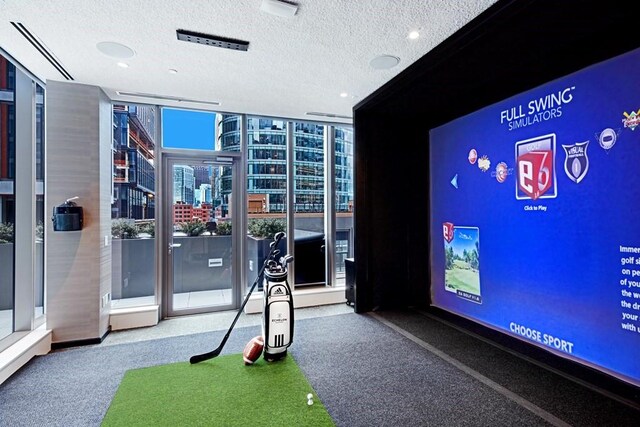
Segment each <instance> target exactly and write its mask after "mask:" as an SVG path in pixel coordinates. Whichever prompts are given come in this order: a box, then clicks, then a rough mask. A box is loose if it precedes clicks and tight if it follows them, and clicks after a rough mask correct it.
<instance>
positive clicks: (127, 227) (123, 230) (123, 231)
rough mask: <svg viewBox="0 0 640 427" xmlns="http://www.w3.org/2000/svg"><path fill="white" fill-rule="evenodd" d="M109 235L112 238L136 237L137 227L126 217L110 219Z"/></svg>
mask: <svg viewBox="0 0 640 427" xmlns="http://www.w3.org/2000/svg"><path fill="white" fill-rule="evenodd" d="M111 237H113V238H114V239H135V238H137V237H138V227H136V225H135V223H134V222H133V221H131V220H128V219H126V218H119V219H115V220H113V221H111Z"/></svg>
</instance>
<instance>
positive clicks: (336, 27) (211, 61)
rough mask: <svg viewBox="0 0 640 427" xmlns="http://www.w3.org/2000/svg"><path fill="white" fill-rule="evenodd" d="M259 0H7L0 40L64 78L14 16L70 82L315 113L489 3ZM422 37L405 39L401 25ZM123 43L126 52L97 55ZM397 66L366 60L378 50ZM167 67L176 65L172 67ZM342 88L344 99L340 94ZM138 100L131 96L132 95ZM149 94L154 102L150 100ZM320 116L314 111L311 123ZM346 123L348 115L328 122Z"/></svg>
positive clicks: (45, 75)
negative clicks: (274, 10)
mask: <svg viewBox="0 0 640 427" xmlns="http://www.w3.org/2000/svg"><path fill="white" fill-rule="evenodd" d="M261 2H262V0H207V1H205V0H190V1H182V2H176V1H169V0H125V1H123V0H108V1H107V0H100V1H98V0H93V1H87V0H38V1H36V0H4V1H0V47H2V48H3V49H4V50H5V51H7V52H8V53H9V54H10V55H12V56H13V57H14V58H15V59H16V60H18V61H19V62H21V63H22V64H23V65H24V66H25V67H27V68H28V69H29V70H30V71H31V72H33V73H34V74H35V75H36V76H38V77H39V78H41V79H43V80H45V81H46V80H64V78H63V77H62V76H61V74H60V73H59V72H58V71H56V70H55V68H53V66H51V65H50V64H49V63H48V62H47V61H46V60H45V59H44V58H43V57H42V56H41V55H40V54H39V53H38V52H37V51H36V49H35V48H34V47H33V46H32V45H31V44H29V43H28V42H27V41H26V39H24V37H23V36H22V35H21V34H20V33H19V32H18V31H17V30H16V29H15V28H14V27H13V26H12V25H11V21H14V22H20V23H22V24H23V25H24V26H25V27H26V28H28V29H29V31H31V32H32V33H33V34H34V35H35V36H37V37H38V38H39V39H40V41H41V42H42V43H43V44H44V45H46V46H47V47H48V49H49V50H50V51H51V52H52V53H53V54H54V55H55V56H56V57H57V58H58V60H59V61H60V63H62V65H63V66H64V67H65V68H66V70H67V71H68V72H69V73H70V74H71V75H72V76H73V78H74V79H75V81H76V82H78V83H85V84H91V85H96V86H100V87H102V88H103V89H104V90H105V92H106V93H107V94H108V95H109V96H111V97H112V98H113V99H119V100H131V101H133V100H134V99H133V98H126V97H122V96H119V95H118V94H117V93H116V91H126V92H136V93H148V94H156V95H164V96H170V97H179V98H187V99H195V100H202V101H209V102H210V101H216V102H220V104H221V105H220V106H219V107H213V106H210V105H209V106H207V105H202V104H190V103H186V102H181V103H179V104H178V103H175V102H158V101H156V102H157V103H162V104H165V105H181V106H184V107H194V108H206V109H215V110H217V111H225V112H246V113H249V114H258V115H268V116H280V117H287V118H295V119H307V120H318V118H317V117H315V118H314V117H312V116H308V115H306V113H307V112H312V111H313V112H323V113H330V114H336V115H342V116H351V115H352V108H353V106H354V105H355V104H357V103H358V102H359V101H361V100H362V99H364V98H365V97H367V96H368V95H369V94H371V93H372V92H374V91H375V90H376V89H378V88H379V87H380V86H382V85H383V84H384V83H386V82H387V81H389V80H390V79H391V78H393V77H394V76H396V75H397V74H398V73H400V72H401V71H402V70H403V69H405V68H406V67H408V66H409V65H411V63H413V62H414V61H416V60H417V59H419V58H420V57H421V56H423V55H424V54H425V53H427V52H428V51H429V50H431V49H432V48H434V47H435V46H436V45H438V44H439V43H440V42H442V41H443V40H444V39H446V38H447V37H448V36H450V35H451V34H453V33H454V32H455V31H456V30H458V29H459V28H460V27H461V26H463V25H464V24H466V23H467V22H469V21H470V20H471V19H473V18H474V17H475V16H477V15H478V14H479V13H481V12H482V11H483V10H485V9H486V8H488V7H489V6H490V5H491V4H493V3H494V1H493V0H465V1H445V0H428V1H427V0H422V1H421V0H366V1H365V0H361V1H357V0H352V1H348V0H300V1H298V2H297V3H298V5H299V9H298V13H297V14H296V15H295V16H294V17H292V18H282V17H278V16H273V15H269V14H266V13H264V12H262V11H261V10H260V4H261ZM177 29H186V30H190V31H195V32H201V33H208V34H213V35H218V36H222V37H226V38H232V39H240V40H246V41H249V42H250V45H249V49H248V51H247V52H241V51H231V50H227V49H221V48H217V47H211V46H203V45H197V44H192V43H186V42H183V41H179V40H177V38H176V30H177ZM412 30H418V31H419V32H420V37H419V38H418V39H417V40H410V39H409V38H408V37H407V36H408V34H409V32H410V31H412ZM104 41H113V42H119V43H122V44H125V45H127V46H129V47H130V48H132V49H133V50H134V51H135V53H136V54H135V56H134V57H133V58H130V59H126V60H124V62H127V63H128V64H129V68H126V69H124V68H120V67H118V66H117V65H116V63H117V62H118V60H117V59H114V58H110V57H108V56H106V55H104V54H102V53H101V52H100V51H98V49H97V48H96V44H98V43H100V42H104ZM383 54H387V55H393V56H397V57H399V58H400V63H399V64H398V65H397V66H395V67H394V68H391V69H388V70H375V69H373V68H371V67H370V66H369V62H370V61H371V59H373V58H374V57H376V56H378V55H383ZM170 68H173V69H176V70H178V73H177V74H170V73H169V72H168V70H169V69H170ZM341 92H346V93H348V96H347V97H345V98H343V97H340V96H339V94H340V93H341ZM135 101H137V102H141V100H140V99H135ZM150 102H153V101H150ZM320 120H322V119H320ZM325 120H332V121H336V122H349V121H350V120H346V119H335V120H333V119H325Z"/></svg>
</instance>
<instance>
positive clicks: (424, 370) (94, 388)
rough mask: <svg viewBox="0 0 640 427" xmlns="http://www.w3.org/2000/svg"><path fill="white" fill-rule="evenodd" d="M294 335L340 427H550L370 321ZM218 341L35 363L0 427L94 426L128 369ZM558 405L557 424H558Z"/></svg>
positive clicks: (328, 323)
mask: <svg viewBox="0 0 640 427" xmlns="http://www.w3.org/2000/svg"><path fill="white" fill-rule="evenodd" d="M295 326H296V330H295V339H294V344H293V345H292V347H291V348H290V353H291V355H292V356H293V357H294V358H295V359H296V361H297V362H298V365H299V366H300V368H301V369H302V370H303V372H304V373H305V374H306V376H307V378H308V380H309V382H310V383H311V385H312V386H313V387H314V389H315V391H316V392H317V395H318V397H319V398H320V399H321V400H322V402H323V403H324V404H325V406H326V408H327V410H328V411H329V413H330V414H331V416H332V417H333V419H334V421H335V423H336V424H337V425H338V426H372V425H375V426H399V425H403V424H405V425H411V426H422V425H425V426H426V425H432V426H445V425H446V426H452V425H455V426H488V425H491V426H513V425H518V426H539V425H548V424H547V423H546V422H545V421H544V420H543V419H542V418H540V417H538V416H537V415H535V414H534V413H533V412H531V411H529V410H527V409H525V408H524V407H523V406H521V405H519V404H517V403H515V402H514V401H513V400H511V399H508V398H507V397H505V396H503V395H502V394H500V393H499V392H497V391H495V390H494V389H492V388H491V387H488V386H486V385H485V384H483V383H482V382H480V381H478V380H477V379H475V378H473V377H472V376H469V375H467V374H465V373H463V372H462V371H460V370H459V369H458V368H456V367H454V366H453V365H451V364H449V363H447V362H446V361H444V360H443V359H441V358H440V357H438V356H436V355H434V354H432V353H430V352H429V351H427V350H425V349H424V348H422V347H421V346H419V345H417V344H416V343H414V342H412V341H411V340H409V339H407V338H405V337H404V336H402V335H400V334H399V333H397V332H396V331H394V330H392V329H390V328H389V327H387V326H385V325H383V324H381V323H380V322H379V321H377V320H376V319H374V318H372V317H369V316H366V315H357V314H345V315H336V316H328V317H322V318H313V319H305V320H299V321H297V322H296V325H295ZM224 332H225V331H221V332H214V333H202V334H194V335H186V336H180V337H174V338H165V339H159V340H153V341H144V342H138V343H133V344H118V345H111V346H94V347H83V348H74V349H68V350H64V351H57V352H54V353H51V354H49V355H46V356H41V357H37V358H35V359H33V360H32V361H31V362H29V363H28V364H27V365H26V366H25V367H24V368H23V369H21V370H20V371H19V372H17V373H16V374H15V375H14V376H13V377H12V378H10V379H9V380H8V381H6V382H5V383H4V384H3V385H0V425H1V426H97V425H100V422H101V420H102V418H103V417H104V415H105V413H106V411H107V409H108V407H109V404H110V402H111V399H112V398H113V396H114V394H115V392H116V390H117V387H118V384H119V383H120V380H121V379H122V377H123V375H124V373H125V372H126V371H127V370H129V369H136V368H140V367H146V366H152V365H160V364H165V363H172V362H184V361H187V360H188V359H189V357H190V356H192V355H194V354H196V353H202V352H205V351H209V350H211V349H213V348H215V347H217V346H218V344H219V343H220V340H221V339H222V336H223V335H224ZM259 332H260V331H259V327H246V328H239V329H235V330H234V331H233V333H232V335H231V337H230V339H229V341H228V342H227V345H226V346H225V348H224V351H223V354H229V353H238V352H241V351H242V349H243V347H244V345H245V344H246V342H247V341H248V340H249V339H251V338H252V337H253V336H255V335H257V334H259ZM205 363H215V359H213V360H211V361H208V362H205ZM559 406H560V408H556V412H554V415H555V416H557V417H560V418H562V413H561V411H562V405H559Z"/></svg>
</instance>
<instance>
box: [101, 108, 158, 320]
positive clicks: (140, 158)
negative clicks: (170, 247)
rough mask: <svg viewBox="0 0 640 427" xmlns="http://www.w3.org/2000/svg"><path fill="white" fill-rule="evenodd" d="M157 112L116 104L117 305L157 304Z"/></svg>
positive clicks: (113, 207) (114, 237) (113, 253)
mask: <svg viewBox="0 0 640 427" xmlns="http://www.w3.org/2000/svg"><path fill="white" fill-rule="evenodd" d="M157 116H158V109H157V108H156V107H153V106H138V105H114V106H113V147H112V152H113V163H112V165H113V198H112V204H111V218H112V225H111V237H112V245H111V267H112V276H111V296H112V304H111V306H112V307H113V308H122V307H131V306H141V305H149V304H155V303H156V299H155V288H156V278H155V274H154V273H155V270H156V269H155V265H156V256H155V230H156V221H155V218H156V206H155V200H156V175H155V161H156V159H155V154H154V153H155V148H156V141H155V136H156V118H157Z"/></svg>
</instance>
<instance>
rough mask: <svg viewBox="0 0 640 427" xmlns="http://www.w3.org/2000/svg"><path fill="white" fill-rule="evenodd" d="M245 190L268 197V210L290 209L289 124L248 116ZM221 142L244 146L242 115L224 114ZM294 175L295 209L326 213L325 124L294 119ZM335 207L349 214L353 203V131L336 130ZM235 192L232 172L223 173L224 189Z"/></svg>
mask: <svg viewBox="0 0 640 427" xmlns="http://www.w3.org/2000/svg"><path fill="white" fill-rule="evenodd" d="M247 124H248V132H247V135H248V141H247V150H248V157H247V159H248V164H247V179H248V182H247V192H248V194H249V196H251V195H254V194H262V195H266V196H268V197H267V200H269V203H268V212H269V213H274V212H284V211H285V209H286V191H287V170H286V167H287V166H286V165H287V160H286V138H287V136H286V133H287V132H286V122H285V121H283V120H274V119H267V118H249V119H248V121H247ZM221 125H222V126H221V133H220V142H221V149H222V150H223V151H238V150H239V149H240V118H239V116H231V115H223V116H222V122H221ZM294 126H295V128H294V153H295V159H294V168H295V171H294V177H295V201H294V209H295V211H296V212H310V213H311V212H324V129H325V128H324V126H323V125H319V124H314V123H303V122H295V123H294ZM335 150H336V159H335V162H336V211H338V212H349V211H351V209H352V204H353V176H352V171H353V164H352V158H353V157H352V156H353V132H347V131H345V130H344V129H339V128H338V129H336V138H335ZM230 192H231V176H230V175H229V176H225V175H224V174H223V176H222V180H221V193H222V196H223V200H224V196H225V195H228V194H230Z"/></svg>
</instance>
